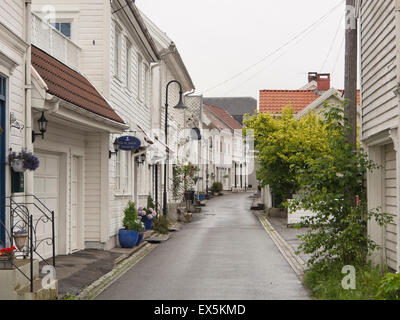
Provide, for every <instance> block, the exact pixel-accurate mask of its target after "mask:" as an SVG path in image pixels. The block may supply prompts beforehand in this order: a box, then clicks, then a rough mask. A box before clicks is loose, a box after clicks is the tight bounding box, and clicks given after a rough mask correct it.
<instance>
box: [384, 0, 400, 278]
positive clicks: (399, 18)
mask: <svg viewBox="0 0 400 320" xmlns="http://www.w3.org/2000/svg"><path fill="white" fill-rule="evenodd" d="M395 6H396V7H395V15H396V19H395V23H396V67H397V68H396V70H397V71H396V73H397V74H396V76H397V88H396V89H397V90H396V94H397V105H398V110H399V109H400V68H399V67H400V50H399V48H400V47H399V46H400V37H399V36H400V0H396V1H395ZM395 134H396V136H397V137H396V138H395V140H397V141H399V140H400V137H399V134H400V121H399V122H398V129H397V130H395ZM395 142H396V141H395ZM395 148H396V143H395ZM398 148H399V146H398V145H397V149H398ZM396 153H397V154H396V169H397V170H396V172H397V177H396V180H397V181H396V184H397V211H398V210H399V208H400V207H399V206H400V150H396ZM399 217H400V216H399V214H397V219H399ZM396 223H397V243H400V221H399V220H397V221H396ZM383 234H385V232H383ZM384 240H385V239H383V241H384ZM383 243H384V244H386V241H384V242H383ZM396 271H397V272H399V271H400V249H397V270H396Z"/></svg>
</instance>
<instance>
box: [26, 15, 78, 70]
mask: <svg viewBox="0 0 400 320" xmlns="http://www.w3.org/2000/svg"><path fill="white" fill-rule="evenodd" d="M31 30H32V35H31V37H32V44H33V45H35V46H36V47H38V48H40V49H42V50H43V51H45V52H47V53H48V54H50V55H51V56H53V57H54V58H56V59H58V60H60V61H61V62H62V63H64V64H66V65H67V66H69V67H71V68H72V69H75V70H78V69H79V55H80V50H81V49H80V48H79V46H78V45H76V44H75V43H74V42H73V41H72V40H70V39H68V38H67V37H65V36H64V35H63V34H62V33H61V32H59V31H58V30H57V29H55V28H54V27H53V26H51V25H50V24H49V23H47V22H46V21H44V20H42V19H41V18H40V17H39V16H38V15H36V14H34V13H32V28H31Z"/></svg>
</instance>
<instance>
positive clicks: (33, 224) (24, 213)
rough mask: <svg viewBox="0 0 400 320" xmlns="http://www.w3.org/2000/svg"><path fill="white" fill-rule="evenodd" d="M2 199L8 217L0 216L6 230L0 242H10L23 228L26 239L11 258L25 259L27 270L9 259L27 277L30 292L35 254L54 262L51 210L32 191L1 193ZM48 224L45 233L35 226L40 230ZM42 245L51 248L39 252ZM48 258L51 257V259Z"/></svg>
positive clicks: (46, 261)
mask: <svg viewBox="0 0 400 320" xmlns="http://www.w3.org/2000/svg"><path fill="white" fill-rule="evenodd" d="M4 199H5V209H6V210H7V211H8V214H7V217H8V221H1V220H0V226H1V227H2V228H3V230H5V233H6V238H5V241H4V242H3V241H2V240H0V245H1V246H3V247H12V246H14V236H15V234H16V233H17V232H18V231H21V230H26V231H27V234H28V237H27V241H26V242H25V244H24V246H23V247H22V248H18V249H17V251H16V253H15V258H16V260H17V261H18V260H28V259H29V263H30V274H25V272H24V271H22V270H21V268H19V267H18V265H17V263H16V262H15V261H12V265H13V266H14V267H15V269H17V270H18V271H19V272H20V273H21V274H22V275H23V276H24V277H25V278H26V279H27V280H29V282H30V292H33V283H34V280H35V279H34V260H35V258H36V259H37V260H39V261H44V262H45V263H46V264H47V265H50V264H51V265H53V267H55V266H56V260H55V257H56V250H55V214H54V211H51V210H50V209H49V208H47V207H46V205H45V204H44V203H43V202H42V201H41V200H40V199H39V198H37V197H36V196H35V195H14V196H10V197H4ZM17 199H21V200H22V201H18V200H17ZM6 220H7V219H6ZM48 224H50V232H49V235H42V236H40V235H38V231H39V229H41V230H44V228H45V227H46V225H48ZM43 247H49V248H50V249H51V250H50V251H51V253H50V254H49V255H48V254H47V256H46V257H44V256H43V255H45V254H44V252H45V251H44V250H43ZM48 259H51V263H50V262H49V261H48Z"/></svg>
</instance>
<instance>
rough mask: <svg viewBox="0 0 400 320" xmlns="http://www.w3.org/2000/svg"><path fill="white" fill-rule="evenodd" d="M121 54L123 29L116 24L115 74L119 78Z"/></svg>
mask: <svg viewBox="0 0 400 320" xmlns="http://www.w3.org/2000/svg"><path fill="white" fill-rule="evenodd" d="M120 56H121V30H120V28H119V27H118V26H117V25H116V26H115V30H114V75H115V76H116V77H117V78H119V74H120V60H121V59H120Z"/></svg>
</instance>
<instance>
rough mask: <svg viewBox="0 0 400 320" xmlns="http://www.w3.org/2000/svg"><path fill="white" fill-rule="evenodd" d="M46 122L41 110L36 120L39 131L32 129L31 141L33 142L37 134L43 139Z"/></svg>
mask: <svg viewBox="0 0 400 320" xmlns="http://www.w3.org/2000/svg"><path fill="white" fill-rule="evenodd" d="M47 124H48V121H47V119H46V118H45V116H44V112H42V116H41V117H40V118H39V120H38V125H39V131H40V133H36V132H35V131H33V130H32V143H33V142H35V138H36V137H38V136H41V137H42V139H44V134H45V133H46V131H47Z"/></svg>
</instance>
